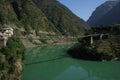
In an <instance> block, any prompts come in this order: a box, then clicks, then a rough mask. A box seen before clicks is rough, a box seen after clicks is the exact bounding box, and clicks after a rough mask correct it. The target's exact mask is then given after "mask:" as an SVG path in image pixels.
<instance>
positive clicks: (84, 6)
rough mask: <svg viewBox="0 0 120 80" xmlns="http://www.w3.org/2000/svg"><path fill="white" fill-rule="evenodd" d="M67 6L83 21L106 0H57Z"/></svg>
mask: <svg viewBox="0 0 120 80" xmlns="http://www.w3.org/2000/svg"><path fill="white" fill-rule="evenodd" d="M58 1H60V2H61V3H62V4H64V5H65V6H67V7H68V8H69V9H70V10H71V11H72V12H73V13H75V14H76V15H77V16H79V17H80V18H82V19H84V20H85V21H86V20H87V19H88V18H89V17H90V15H91V14H92V12H93V11H94V10H95V9H96V7H98V6H99V5H101V4H102V3H104V2H105V1H107V0H58Z"/></svg>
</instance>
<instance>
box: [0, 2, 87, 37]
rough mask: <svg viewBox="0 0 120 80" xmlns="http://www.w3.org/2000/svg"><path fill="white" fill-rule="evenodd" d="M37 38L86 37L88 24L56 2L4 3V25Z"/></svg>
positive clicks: (0, 7)
mask: <svg viewBox="0 0 120 80" xmlns="http://www.w3.org/2000/svg"><path fill="white" fill-rule="evenodd" d="M4 25H10V26H12V27H13V28H15V29H16V30H15V31H16V32H15V33H16V35H24V36H25V35H27V36H30V35H31V36H32V37H33V36H34V37H49V36H58V35H59V36H60V35H68V36H77V35H83V34H84V32H85V30H86V29H89V27H88V25H87V24H86V23H85V22H84V21H83V20H82V19H80V18H79V17H77V16H76V15H74V14H73V13H72V12H71V11H70V10H69V9H68V8H66V7H65V6H64V5H62V4H60V3H59V2H58V1H56V0H33V1H32V0H17V1H16V0H1V1H0V26H1V27H2V26H4Z"/></svg>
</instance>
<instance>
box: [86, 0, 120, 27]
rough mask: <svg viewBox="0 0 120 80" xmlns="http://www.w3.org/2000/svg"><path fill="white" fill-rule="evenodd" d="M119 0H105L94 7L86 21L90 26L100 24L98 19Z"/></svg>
mask: <svg viewBox="0 0 120 80" xmlns="http://www.w3.org/2000/svg"><path fill="white" fill-rule="evenodd" d="M118 3H119V1H106V2H105V3H103V4H101V5H100V6H98V7H97V8H96V10H95V11H94V12H93V13H92V15H91V16H90V18H89V19H88V21H87V23H88V24H89V25H90V26H95V25H101V24H100V23H99V22H98V21H99V20H100V19H101V18H103V17H104V15H106V14H107V13H108V12H109V11H110V10H112V9H113V8H114V7H115V6H116V5H117V4H118Z"/></svg>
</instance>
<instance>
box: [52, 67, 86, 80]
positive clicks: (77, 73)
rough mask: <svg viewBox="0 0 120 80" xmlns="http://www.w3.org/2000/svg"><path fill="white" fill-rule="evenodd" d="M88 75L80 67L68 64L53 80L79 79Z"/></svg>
mask: <svg viewBox="0 0 120 80" xmlns="http://www.w3.org/2000/svg"><path fill="white" fill-rule="evenodd" d="M86 77H88V72H87V71H86V70H85V69H83V68H82V67H75V66H70V67H69V68H68V69H67V70H65V71H64V72H62V73H61V74H60V75H58V76H57V77H55V79H53V80H80V79H83V78H86Z"/></svg>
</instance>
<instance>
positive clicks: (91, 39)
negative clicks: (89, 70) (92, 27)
mask: <svg viewBox="0 0 120 80" xmlns="http://www.w3.org/2000/svg"><path fill="white" fill-rule="evenodd" d="M90 44H91V45H92V44H93V36H90Z"/></svg>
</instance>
